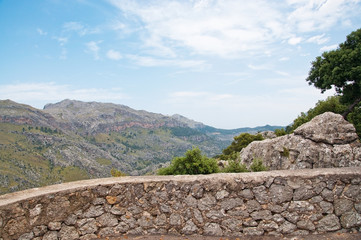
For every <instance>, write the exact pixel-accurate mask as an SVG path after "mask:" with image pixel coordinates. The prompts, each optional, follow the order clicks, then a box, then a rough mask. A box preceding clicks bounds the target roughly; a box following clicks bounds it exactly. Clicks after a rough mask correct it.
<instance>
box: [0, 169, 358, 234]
mask: <svg viewBox="0 0 361 240" xmlns="http://www.w3.org/2000/svg"><path fill="white" fill-rule="evenodd" d="M360 228H361V168H339V169H302V170H294V171H290V170H287V171H270V172H259V173H241V174H213V175H202V176H148V177H124V178H109V179H96V180H86V181H80V182H73V183H66V184H60V185H54V186H48V187H44V188H39V189H30V190H26V191H23V192H16V193H11V194H7V195H2V196H0V236H1V237H0V239H4V240H5V239H6V240H7V239H23V240H24V239H38V240H40V239H43V240H49V239H92V238H96V237H97V236H111V235H116V234H123V233H124V234H129V235H131V234H135V235H140V234H142V235H143V234H156V233H157V234H185V235H187V234H192V235H193V234H198V235H214V236H242V235H292V234H294V235H302V234H314V233H324V232H335V231H341V232H355V231H357V232H359V231H360Z"/></svg>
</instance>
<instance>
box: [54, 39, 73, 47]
mask: <svg viewBox="0 0 361 240" xmlns="http://www.w3.org/2000/svg"><path fill="white" fill-rule="evenodd" d="M53 39H55V40H56V41H58V43H59V45H60V46H64V45H65V44H66V43H67V42H68V40H69V39H68V38H67V37H53Z"/></svg>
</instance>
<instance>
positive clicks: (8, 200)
mask: <svg viewBox="0 0 361 240" xmlns="http://www.w3.org/2000/svg"><path fill="white" fill-rule="evenodd" d="M334 174H337V175H339V176H340V175H361V167H346V168H317V169H296V170H274V171H264V172H250V173H215V174H208V175H176V176H127V177H111V178H98V179H89V180H83V181H76V182H68V183H61V184H55V185H49V186H45V187H40V188H32V189H27V190H23V191H18V192H13V193H8V194H4V195H0V207H3V206H6V205H8V204H13V203H16V202H20V201H24V200H26V199H30V198H34V197H40V196H43V195H48V194H54V193H59V192H64V191H67V192H68V191H69V192H74V191H76V190H78V189H84V188H87V187H95V186H100V185H101V186H110V185H114V184H117V183H151V182H169V181H176V182H196V181H200V180H209V181H219V180H227V179H228V180H231V179H232V180H233V179H235V178H239V179H241V180H242V181H243V182H254V183H257V182H264V181H265V180H266V179H268V178H272V177H273V178H275V177H299V178H313V177H318V176H327V175H334Z"/></svg>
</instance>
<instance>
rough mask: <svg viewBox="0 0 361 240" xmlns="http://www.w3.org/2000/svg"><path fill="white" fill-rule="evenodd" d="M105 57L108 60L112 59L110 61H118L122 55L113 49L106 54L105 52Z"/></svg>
mask: <svg viewBox="0 0 361 240" xmlns="http://www.w3.org/2000/svg"><path fill="white" fill-rule="evenodd" d="M107 57H108V58H109V59H112V60H120V59H122V58H123V57H122V54H120V52H118V51H115V50H113V49H110V50H109V51H108V52H107Z"/></svg>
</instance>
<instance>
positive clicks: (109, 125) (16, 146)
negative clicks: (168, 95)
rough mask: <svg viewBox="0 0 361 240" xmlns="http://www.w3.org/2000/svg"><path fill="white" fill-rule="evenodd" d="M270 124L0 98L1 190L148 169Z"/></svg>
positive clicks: (216, 150) (210, 150)
mask: <svg viewBox="0 0 361 240" xmlns="http://www.w3.org/2000/svg"><path fill="white" fill-rule="evenodd" d="M277 128H282V127H281V126H269V125H266V126H263V127H257V128H239V129H233V130H224V129H217V128H214V127H211V126H207V125H204V124H202V123H200V122H196V121H193V120H190V119H188V118H186V117H183V116H181V115H173V116H165V115H162V114H157V113H151V112H147V111H143V110H134V109H132V108H130V107H127V106H124V105H119V104H112V103H99V102H81V101H75V100H63V101H61V102H59V103H55V104H47V105H45V106H44V109H43V110H40V109H36V108H33V107H31V106H29V105H25V104H19V103H16V102H14V101H11V100H0V194H3V193H7V192H13V191H19V190H22V189H27V188H31V187H38V186H44V185H49V184H55V183H61V182H68V181H74V180H80V179H89V178H99V177H108V176H110V171H111V169H113V168H114V169H117V170H119V171H121V172H123V173H126V174H129V175H144V174H149V173H154V172H155V171H156V169H158V168H159V167H162V166H165V165H167V164H169V162H170V160H171V159H172V158H173V157H175V156H182V155H183V154H184V153H185V152H186V151H187V150H189V149H191V148H192V147H194V146H196V147H199V148H200V149H201V150H202V152H203V153H204V154H206V155H207V156H209V157H211V156H214V155H217V154H220V153H221V152H222V149H224V148H226V147H227V146H228V145H229V144H230V143H231V141H232V140H233V137H235V136H237V135H239V134H240V133H243V132H250V133H255V132H259V131H265V130H272V131H273V130H275V129H277Z"/></svg>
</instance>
